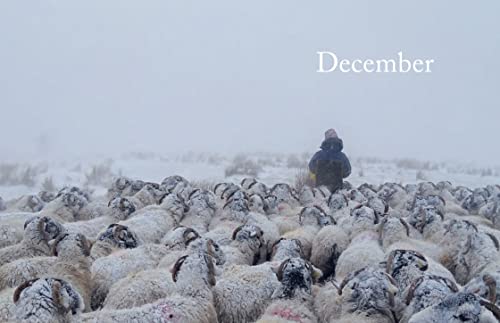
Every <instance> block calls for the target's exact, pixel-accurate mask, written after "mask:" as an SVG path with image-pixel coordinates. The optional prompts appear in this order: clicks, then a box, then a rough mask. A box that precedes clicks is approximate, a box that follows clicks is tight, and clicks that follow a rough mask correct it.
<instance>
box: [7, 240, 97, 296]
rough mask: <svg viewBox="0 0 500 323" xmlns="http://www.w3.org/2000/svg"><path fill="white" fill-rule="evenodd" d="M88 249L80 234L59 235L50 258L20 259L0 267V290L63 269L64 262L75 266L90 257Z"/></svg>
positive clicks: (88, 244) (89, 246)
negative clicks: (82, 259) (81, 259)
mask: <svg viewBox="0 0 500 323" xmlns="http://www.w3.org/2000/svg"><path fill="white" fill-rule="evenodd" d="M90 248H91V245H90V242H88V241H87V239H86V238H85V236H83V235H81V234H64V235H61V236H60V237H58V238H57V240H56V241H55V242H54V243H53V244H52V246H51V256H50V257H34V258H22V259H18V260H15V261H13V262H10V263H8V264H5V265H3V266H1V267H0V290H2V289H4V288H8V287H10V288H13V287H16V286H18V285H20V284H22V283H24V282H26V281H28V280H32V279H35V278H39V277H42V276H43V275H45V274H46V273H48V272H51V271H53V269H57V270H58V269H60V268H61V267H64V266H65V263H66V262H70V263H75V264H76V263H77V260H78V261H79V260H80V258H84V257H88V256H90ZM87 270H88V269H87ZM75 272H76V271H75ZM89 279H90V277H89Z"/></svg>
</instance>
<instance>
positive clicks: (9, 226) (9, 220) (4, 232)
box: [0, 212, 34, 248]
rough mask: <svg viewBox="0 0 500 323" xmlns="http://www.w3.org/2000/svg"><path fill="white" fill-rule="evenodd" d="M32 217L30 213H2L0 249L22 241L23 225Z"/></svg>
mask: <svg viewBox="0 0 500 323" xmlns="http://www.w3.org/2000/svg"><path fill="white" fill-rule="evenodd" d="M33 216H34V214H33V213H31V212H13V213H10V212H9V213H3V214H2V215H1V223H0V248H4V247H8V246H11V245H14V244H16V243H19V242H21V240H23V234H24V223H25V222H26V221H27V220H29V219H32V218H33Z"/></svg>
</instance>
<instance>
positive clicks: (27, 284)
mask: <svg viewBox="0 0 500 323" xmlns="http://www.w3.org/2000/svg"><path fill="white" fill-rule="evenodd" d="M37 280H38V278H35V279H31V280H28V281H25V282H24V283H22V284H21V285H19V286H18V287H17V288H16V290H15V291H14V297H13V300H14V303H17V301H19V297H21V292H22V291H23V290H25V289H26V288H28V287H30V286H31V285H33V283H34V282H36V281H37Z"/></svg>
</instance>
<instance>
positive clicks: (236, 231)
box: [231, 225, 243, 240]
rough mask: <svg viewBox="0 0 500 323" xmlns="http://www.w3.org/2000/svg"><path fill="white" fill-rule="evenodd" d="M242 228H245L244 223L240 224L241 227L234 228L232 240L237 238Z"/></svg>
mask: <svg viewBox="0 0 500 323" xmlns="http://www.w3.org/2000/svg"><path fill="white" fill-rule="evenodd" d="M241 229H243V226H242V225H240V226H239V227H237V228H236V229H234V231H233V236H232V237H231V239H232V240H236V235H238V232H240V231H241Z"/></svg>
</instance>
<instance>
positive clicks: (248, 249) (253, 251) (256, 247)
mask: <svg viewBox="0 0 500 323" xmlns="http://www.w3.org/2000/svg"><path fill="white" fill-rule="evenodd" d="M263 234H264V233H263V232H262V230H261V229H260V228H259V227H258V226H255V225H249V224H247V225H242V226H239V227H238V228H236V229H235V230H234V232H233V236H232V242H231V244H230V245H227V246H222V247H221V248H222V251H223V252H224V254H225V255H226V263H227V264H241V265H243V264H246V265H255V264H256V263H257V261H258V259H259V257H260V248H261V247H262V245H263V243H264V241H263V238H262V236H263Z"/></svg>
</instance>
